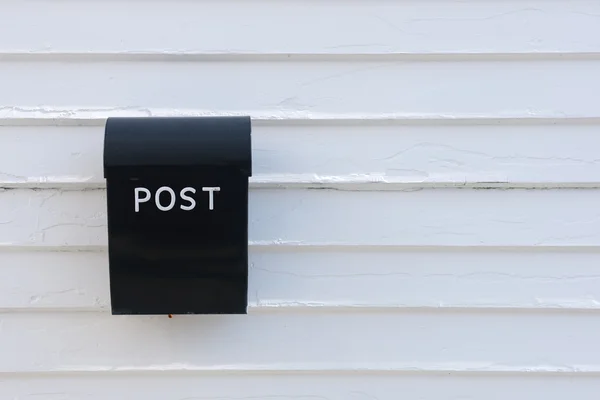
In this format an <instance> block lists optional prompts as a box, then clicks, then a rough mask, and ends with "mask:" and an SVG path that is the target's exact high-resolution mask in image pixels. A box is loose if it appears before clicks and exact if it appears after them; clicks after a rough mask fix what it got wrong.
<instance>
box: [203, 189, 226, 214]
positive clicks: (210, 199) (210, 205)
mask: <svg viewBox="0 0 600 400" xmlns="http://www.w3.org/2000/svg"><path fill="white" fill-rule="evenodd" d="M202 191H203V192H208V209H209V210H212V209H213V208H214V199H213V192H219V191H221V188H220V187H203V188H202Z"/></svg>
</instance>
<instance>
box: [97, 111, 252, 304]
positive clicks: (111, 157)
mask: <svg viewBox="0 0 600 400" xmlns="http://www.w3.org/2000/svg"><path fill="white" fill-rule="evenodd" d="M251 175H252V159H251V122H250V118H249V117H174V118H167V117H151V118H144V117H142V118H109V119H108V120H107V122H106V129H105V137H104V177H105V178H106V190H107V211H108V251H109V271H110V296H111V306H112V313H113V314H245V313H246V307H247V302H248V300H247V299H248V178H249V177H250V176H251Z"/></svg>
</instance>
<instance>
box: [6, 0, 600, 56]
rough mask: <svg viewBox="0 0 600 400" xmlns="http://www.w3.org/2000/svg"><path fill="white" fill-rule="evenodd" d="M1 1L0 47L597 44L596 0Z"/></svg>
mask: <svg viewBox="0 0 600 400" xmlns="http://www.w3.org/2000/svg"><path fill="white" fill-rule="evenodd" d="M0 4H2V9H3V16H4V20H3V23H2V24H1V25H0V51H4V52H22V53H40V52H42V53H43V52H50V53H52V52H69V53H90V52H92V53H126V54H131V55H135V54H138V53H140V52H142V53H151V54H165V53H175V54H189V53H191V54H195V53H199V54H214V53H225V54H230V53H242V54H246V53H247V54H252V55H256V56H260V55H263V54H272V53H276V54H281V53H283V54H286V53H301V54H302V53H304V54H324V55H331V54H349V53H359V54H361V53H362V54H387V53H429V54H440V53H442V54H443V53H458V54H464V53H484V54H485V53H525V54H528V55H535V54H537V53H540V52H549V53H556V52H566V53H573V52H598V51H599V50H600V42H599V40H598V37H600V26H599V25H598V15H600V5H599V4H598V2H596V1H594V0H570V1H566V0H565V1H560V0H550V1H544V0H508V1H498V0H496V1H476V0H468V1H453V0H425V1H389V0H375V1H364V0H362V1H361V0H347V1H340V0H327V1H317V0H308V1H289V0H286V1H270V0H253V1H252V4H251V5H249V4H248V2H247V1H244V0H225V1H220V0H202V1H186V0H176V1H169V2H167V1H155V0H154V1H145V2H143V3H142V2H140V1H138V0H129V1H115V0H110V1H102V0H88V1H85V2H81V1H77V0H53V1H50V2H49V1H44V0H38V1H27V2H23V1H18V0H2V2H1V3H0ZM23 16H27V18H24V17H23ZM73 32H77V34H73ZM40 33H43V34H40Z"/></svg>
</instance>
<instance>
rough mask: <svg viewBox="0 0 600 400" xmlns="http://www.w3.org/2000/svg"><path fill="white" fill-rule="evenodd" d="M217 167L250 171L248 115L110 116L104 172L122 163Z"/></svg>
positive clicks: (154, 165) (131, 165)
mask: <svg viewBox="0 0 600 400" xmlns="http://www.w3.org/2000/svg"><path fill="white" fill-rule="evenodd" d="M162 166H164V167H213V168H214V167H217V168H228V169H232V168H233V169H236V170H239V172H240V173H241V174H244V175H246V176H251V175H252V149H251V120H250V117H245V116H235V117H111V118H108V119H107V121H106V127H105V133H104V177H105V178H109V177H110V176H111V170H112V169H115V170H118V169H121V168H123V167H133V168H135V167H142V168H143V167H162ZM117 174H118V173H117Z"/></svg>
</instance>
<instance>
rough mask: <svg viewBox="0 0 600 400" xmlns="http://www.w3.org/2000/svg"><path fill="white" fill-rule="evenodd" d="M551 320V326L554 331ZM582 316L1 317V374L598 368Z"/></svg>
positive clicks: (591, 330) (593, 331)
mask: <svg viewBox="0 0 600 400" xmlns="http://www.w3.org/2000/svg"><path fill="white" fill-rule="evenodd" d="M559 327H560V329H559ZM599 329H600V319H598V318H595V317H594V314H588V313H585V312H583V313H577V312H575V313H571V314H569V313H548V314H541V313H533V314H532V313H526V312H514V311H512V310H509V311H502V310H497V311H496V312H490V310H484V311H483V312H481V311H475V310H473V311H470V312H458V313H457V312H451V311H447V312H443V313H441V312H430V311H411V312H396V313H389V312H366V313H365V312H338V313H335V312H334V313H306V312H296V313H292V312H289V311H288V312H287V313H270V314H260V315H221V316H219V315H212V316H203V317H201V318H198V316H193V315H184V316H174V317H173V318H167V316H166V315H162V316H155V317H145V316H137V317H129V316H125V317H120V316H112V315H110V314H108V313H89V312H87V313H86V312H80V313H60V314H51V313H7V314H4V315H3V317H2V331H1V332H0V339H2V340H0V351H1V353H2V355H3V357H2V358H0V373H3V372H44V371H46V372H94V371H116V372H117V371H121V372H138V371H140V372H143V371H145V370H150V371H152V370H170V369H175V370H181V371H182V372H184V371H189V372H202V371H211V372H215V371H217V372H218V371H223V372H227V371H228V370H231V371H236V372H241V371H248V372H252V371H259V372H260V371H263V372H264V371H265V370H266V371H271V372H272V373H277V372H278V371H284V372H296V373H301V372H304V371H318V370H321V371H324V372H328V371H347V370H350V371H353V370H355V371H356V370H365V371H375V372H385V371H388V372H398V373H402V372H415V373H418V372H421V371H423V372H454V371H456V372H459V373H461V372H480V373H490V372H492V373H493V372H496V373H501V372H504V373H507V372H512V373H519V372H523V373H525V372H527V371H530V370H531V371H536V370H540V371H541V372H546V373H547V372H556V373H557V372H571V373H572V372H577V371H582V372H587V373H594V374H599V373H600V365H599V364H598V352H597V350H598V345H597V340H596V338H597V336H598V334H597V332H598V330H599Z"/></svg>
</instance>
